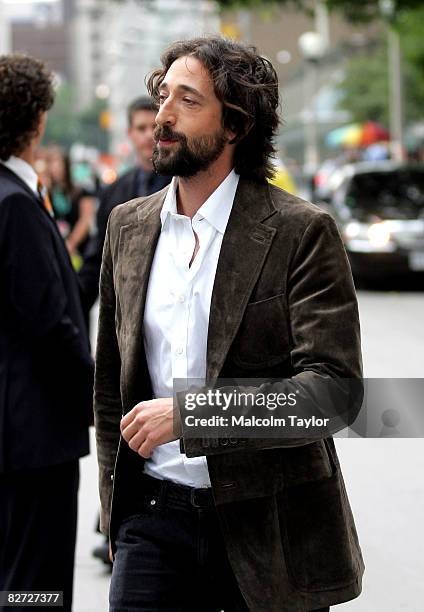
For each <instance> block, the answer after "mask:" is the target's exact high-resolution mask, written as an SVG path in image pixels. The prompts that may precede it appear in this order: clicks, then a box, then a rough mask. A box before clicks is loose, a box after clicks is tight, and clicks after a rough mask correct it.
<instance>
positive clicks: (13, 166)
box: [2, 155, 38, 195]
mask: <svg viewBox="0 0 424 612" xmlns="http://www.w3.org/2000/svg"><path fill="white" fill-rule="evenodd" d="M2 163H3V165H4V166H6V168H9V170H11V171H12V172H14V173H15V174H16V175H17V176H18V177H19V178H20V179H21V180H22V181H23V182H24V183H26V184H27V185H28V187H29V188H30V189H31V190H32V191H33V192H34V193H35V194H36V195H37V194H38V187H37V185H38V176H37V173H36V172H35V170H34V168H33V167H32V166H31V165H30V164H29V163H28V162H26V161H25V160H23V159H22V158H21V157H15V156H14V155H11V156H10V157H9V159H7V160H6V161H5V162H2Z"/></svg>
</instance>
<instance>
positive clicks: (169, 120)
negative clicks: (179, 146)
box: [155, 100, 176, 127]
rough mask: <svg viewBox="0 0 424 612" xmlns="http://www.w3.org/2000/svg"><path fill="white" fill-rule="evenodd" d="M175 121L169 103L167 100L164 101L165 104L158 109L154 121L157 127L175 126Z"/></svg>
mask: <svg viewBox="0 0 424 612" xmlns="http://www.w3.org/2000/svg"><path fill="white" fill-rule="evenodd" d="M175 120H176V117H175V112H174V109H173V107H172V105H171V103H170V102H169V101H168V100H165V102H163V103H162V104H161V105H160V107H159V110H158V113H157V115H156V119H155V121H156V123H157V125H160V126H161V127H162V126H164V125H175Z"/></svg>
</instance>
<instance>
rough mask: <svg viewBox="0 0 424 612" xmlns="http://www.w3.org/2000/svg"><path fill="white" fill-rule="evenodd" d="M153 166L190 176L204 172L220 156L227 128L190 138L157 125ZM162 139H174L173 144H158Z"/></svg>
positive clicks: (163, 170)
mask: <svg viewBox="0 0 424 612" xmlns="http://www.w3.org/2000/svg"><path fill="white" fill-rule="evenodd" d="M154 139H155V142H156V144H155V147H154V149H153V156H152V162H153V167H154V169H155V170H156V172H157V173H158V174H164V175H168V176H179V177H182V178H190V177H192V176H195V175H196V174H198V173H199V172H203V171H205V170H207V169H208V168H209V166H210V165H211V164H212V163H213V162H214V161H216V160H217V159H218V157H219V156H220V155H221V153H222V151H223V150H224V147H225V144H226V142H227V137H226V135H225V130H224V128H222V127H221V128H220V129H219V130H218V131H216V132H215V133H214V134H210V135H205V136H195V137H193V138H190V139H189V138H187V136H185V134H182V133H181V132H173V131H172V130H171V129H170V128H168V127H166V126H165V127H163V128H161V127H158V128H156V130H155V133H154ZM159 139H164V140H167V139H169V140H175V141H176V142H175V144H173V145H171V146H170V147H159V143H158V141H159Z"/></svg>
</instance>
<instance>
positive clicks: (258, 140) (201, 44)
mask: <svg viewBox="0 0 424 612" xmlns="http://www.w3.org/2000/svg"><path fill="white" fill-rule="evenodd" d="M188 55H190V56H192V57H195V58H196V59H198V60H199V61H200V62H201V63H202V64H203V66H204V67H205V68H206V69H207V70H208V72H209V73H210V75H211V77H212V80H213V83H214V90H215V95H216V96H217V98H218V99H219V100H220V101H221V102H222V105H223V114H222V122H223V126H224V127H225V128H227V129H230V130H231V131H233V132H235V133H236V134H237V136H236V138H235V139H234V141H233V142H236V148H235V152H234V169H235V171H236V172H237V173H238V174H240V175H241V176H245V177H249V178H251V179H253V180H256V181H260V182H262V181H264V180H265V179H267V178H271V177H272V176H273V175H274V173H275V168H274V166H273V163H272V159H271V158H272V156H273V155H274V154H275V152H276V149H275V146H274V140H275V136H276V132H277V129H278V126H279V123H280V120H279V113H278V108H279V92H278V77H277V73H276V72H275V69H274V67H273V66H272V64H271V62H270V61H269V60H267V59H266V58H264V57H261V56H260V55H259V54H258V51H257V49H256V47H253V46H247V45H244V44H241V43H238V42H235V41H233V40H229V39H226V38H223V37H221V36H205V37H201V38H193V39H191V40H183V41H177V42H175V43H173V44H172V45H171V46H170V47H168V49H166V51H165V52H164V54H163V55H162V57H161V62H162V68H159V69H157V70H155V71H154V72H152V73H151V75H150V76H149V77H148V79H147V82H146V85H147V89H148V91H149V93H150V95H151V96H152V97H153V98H154V99H155V100H156V101H158V100H159V86H160V84H161V83H162V81H163V80H164V78H165V74H166V72H167V71H168V69H169V68H170V66H171V64H172V63H173V62H175V60H177V59H178V58H180V57H184V56H188Z"/></svg>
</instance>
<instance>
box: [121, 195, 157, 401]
mask: <svg viewBox="0 0 424 612" xmlns="http://www.w3.org/2000/svg"><path fill="white" fill-rule="evenodd" d="M165 195H166V194H165V193H163V192H161V193H160V194H159V196H158V197H157V196H156V197H155V196H152V198H151V200H150V201H149V202H147V203H146V202H144V203H143V204H142V205H141V206H140V207H139V208H138V210H137V217H138V220H137V221H136V222H134V223H131V224H129V225H125V226H123V227H122V228H121V234H120V239H119V259H120V260H121V262H122V264H121V266H122V267H121V274H120V276H121V283H122V287H121V289H120V296H121V298H120V300H121V308H122V311H123V312H122V315H123V319H124V320H125V339H126V342H125V345H124V346H123V355H122V359H123V362H124V363H125V371H126V373H127V388H128V389H134V388H136V386H137V385H136V380H135V377H136V375H137V371H138V370H137V367H134V366H135V365H139V363H140V356H141V355H142V353H140V351H144V348H143V334H142V330H143V317H144V306H145V303H146V294H147V286H148V282H149V276H150V269H151V266H152V262H153V256H154V253H155V250H156V245H157V241H158V239H159V235H160V230H161V223H160V211H161V208H162V204H163V201H164V198H165Z"/></svg>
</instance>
